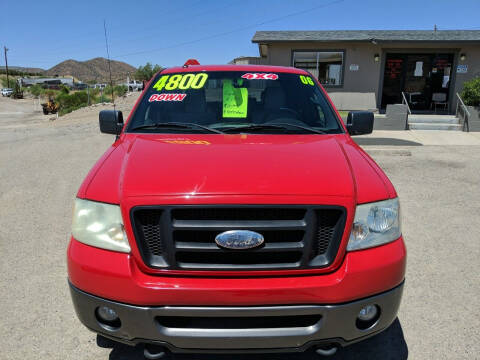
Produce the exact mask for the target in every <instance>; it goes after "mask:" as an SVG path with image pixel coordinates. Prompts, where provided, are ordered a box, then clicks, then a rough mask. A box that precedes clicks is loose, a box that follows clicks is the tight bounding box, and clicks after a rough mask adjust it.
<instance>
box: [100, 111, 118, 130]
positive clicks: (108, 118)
mask: <svg viewBox="0 0 480 360" xmlns="http://www.w3.org/2000/svg"><path fill="white" fill-rule="evenodd" d="M98 120H99V123H100V131H101V132H102V133H105V134H113V135H120V133H121V132H122V129H123V114H122V112H121V111H116V110H102V111H100V114H99V115H98Z"/></svg>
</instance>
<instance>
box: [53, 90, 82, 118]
mask: <svg viewBox="0 0 480 360" xmlns="http://www.w3.org/2000/svg"><path fill="white" fill-rule="evenodd" d="M55 100H56V102H57V103H58V106H59V114H60V115H65V114H68V113H70V112H72V111H74V110H77V109H80V108H81V107H84V106H86V105H87V101H88V95H87V93H86V92H85V91H78V92H75V93H72V94H66V93H64V92H61V93H60V94H59V95H57V97H56V99H55Z"/></svg>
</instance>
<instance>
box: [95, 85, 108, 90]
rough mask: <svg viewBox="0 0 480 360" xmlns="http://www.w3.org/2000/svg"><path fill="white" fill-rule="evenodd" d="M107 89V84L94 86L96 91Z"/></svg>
mask: <svg viewBox="0 0 480 360" xmlns="http://www.w3.org/2000/svg"><path fill="white" fill-rule="evenodd" d="M106 87H107V84H95V85H93V88H94V89H105V88H106Z"/></svg>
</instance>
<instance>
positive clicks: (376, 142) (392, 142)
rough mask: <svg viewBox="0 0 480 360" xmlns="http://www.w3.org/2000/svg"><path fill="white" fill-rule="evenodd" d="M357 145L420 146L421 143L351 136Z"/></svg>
mask: <svg viewBox="0 0 480 360" xmlns="http://www.w3.org/2000/svg"><path fill="white" fill-rule="evenodd" d="M352 139H353V140H354V141H355V142H356V143H357V144H358V145H390V146H422V144H421V143H418V142H415V141H410V140H402V139H392V138H373V137H366V138H361V137H355V136H354V137H352Z"/></svg>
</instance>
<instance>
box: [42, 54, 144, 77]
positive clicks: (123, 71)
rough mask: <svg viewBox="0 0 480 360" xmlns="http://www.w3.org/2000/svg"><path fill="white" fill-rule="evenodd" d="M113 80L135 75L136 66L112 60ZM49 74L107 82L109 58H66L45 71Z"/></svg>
mask: <svg viewBox="0 0 480 360" xmlns="http://www.w3.org/2000/svg"><path fill="white" fill-rule="evenodd" d="M110 64H111V68H112V79H113V81H119V80H126V77H127V75H128V74H130V75H133V73H134V72H135V70H136V69H135V68H134V67H133V66H131V65H129V64H127V63H124V62H121V61H115V60H111V63H110ZM44 74H45V75H48V76H55V75H58V76H65V75H71V76H73V77H75V78H77V79H79V80H81V81H91V80H93V81H95V82H106V81H108V80H109V73H108V60H107V59H105V58H101V57H98V58H95V59H91V60H87V61H77V60H65V61H63V62H61V63H60V64H57V65H55V66H54V67H52V68H50V69H48V70H47V71H45V73H44Z"/></svg>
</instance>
